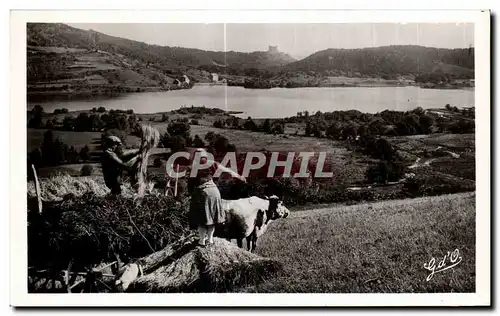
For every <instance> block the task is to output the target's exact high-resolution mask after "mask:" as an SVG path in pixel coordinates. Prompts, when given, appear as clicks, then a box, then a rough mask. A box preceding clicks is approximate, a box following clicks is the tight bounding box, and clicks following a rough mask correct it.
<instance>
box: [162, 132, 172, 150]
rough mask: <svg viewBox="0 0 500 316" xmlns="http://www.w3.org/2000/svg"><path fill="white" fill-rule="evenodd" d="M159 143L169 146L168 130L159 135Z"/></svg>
mask: <svg viewBox="0 0 500 316" xmlns="http://www.w3.org/2000/svg"><path fill="white" fill-rule="evenodd" d="M160 144H161V145H162V146H163V147H164V148H169V146H170V134H169V133H168V132H165V133H164V134H163V135H161V136H160Z"/></svg>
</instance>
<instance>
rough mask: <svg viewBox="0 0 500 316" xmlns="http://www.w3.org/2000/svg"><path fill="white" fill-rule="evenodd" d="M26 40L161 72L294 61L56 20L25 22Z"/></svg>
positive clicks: (258, 65) (236, 69) (239, 68)
mask: <svg viewBox="0 0 500 316" xmlns="http://www.w3.org/2000/svg"><path fill="white" fill-rule="evenodd" d="M27 33H28V34H27V42H28V45H31V46H56V47H67V48H79V49H98V50H103V51H106V52H109V53H113V54H121V55H124V56H126V57H127V58H131V59H135V60H138V61H140V62H143V63H146V64H152V65H151V66H154V67H156V68H158V69H160V70H163V71H167V72H168V71H172V70H173V71H175V70H183V71H185V70H186V69H188V68H198V67H202V68H205V69H213V70H219V71H222V70H223V69H225V68H229V69H231V70H232V71H236V72H237V71H241V70H242V69H244V68H266V67H272V66H282V65H285V64H287V63H290V62H293V61H295V59H293V58H292V57H290V56H289V55H287V54H284V53H277V54H273V53H269V52H252V53H240V52H233V51H230V52H223V51H219V52H215V51H204V50H200V49H193V48H183V47H169V46H159V45H149V44H146V43H142V42H138V41H133V40H129V39H124V38H119V37H114V36H109V35H106V34H103V33H99V32H95V31H86V30H81V29H77V28H74V27H70V26H68V25H65V24H60V23H50V24H47V23H29V24H28V26H27Z"/></svg>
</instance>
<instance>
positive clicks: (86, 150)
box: [79, 145, 90, 162]
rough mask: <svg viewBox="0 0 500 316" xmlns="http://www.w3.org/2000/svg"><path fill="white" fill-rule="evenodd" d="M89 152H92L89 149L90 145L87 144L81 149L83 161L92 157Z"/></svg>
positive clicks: (80, 154)
mask: <svg viewBox="0 0 500 316" xmlns="http://www.w3.org/2000/svg"><path fill="white" fill-rule="evenodd" d="M89 152H90V150H89V147H88V146H87V145H85V146H84V147H83V148H82V149H80V153H79V156H80V159H81V160H82V161H83V162H86V161H87V160H89V159H90V155H89Z"/></svg>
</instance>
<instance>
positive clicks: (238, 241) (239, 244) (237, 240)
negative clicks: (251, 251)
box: [236, 238, 243, 248]
mask: <svg viewBox="0 0 500 316" xmlns="http://www.w3.org/2000/svg"><path fill="white" fill-rule="evenodd" d="M236 242H237V243H238V247H240V248H243V238H238V239H236Z"/></svg>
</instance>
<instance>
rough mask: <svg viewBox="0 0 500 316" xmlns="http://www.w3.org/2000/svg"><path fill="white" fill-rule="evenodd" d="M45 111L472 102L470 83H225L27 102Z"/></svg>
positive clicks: (281, 113)
mask: <svg viewBox="0 0 500 316" xmlns="http://www.w3.org/2000/svg"><path fill="white" fill-rule="evenodd" d="M35 104H40V105H42V106H43V108H44V109H45V111H46V112H52V111H54V110H55V109H60V108H67V109H69V110H70V111H77V110H89V109H92V108H93V107H99V106H104V107H105V108H106V109H122V110H128V109H132V110H134V112H136V113H155V112H166V111H170V110H173V109H178V108H180V107H181V106H191V105H194V106H206V107H210V108H221V109H225V110H231V111H243V112H244V113H243V114H241V116H242V117H247V116H251V117H253V118H279V117H288V116H295V115H296V114H297V112H299V111H305V110H307V111H309V113H311V114H312V113H315V112H316V111H321V112H329V111H335V110H351V109H355V110H359V111H361V112H368V113H376V112H380V111H383V110H386V109H389V110H397V111H407V110H411V109H414V108H416V107H419V106H420V107H422V108H424V109H427V108H442V107H444V106H445V105H446V104H450V105H451V106H456V107H459V108H460V107H464V106H474V90H473V89H422V88H418V87H345V88H344V87H336V88H293V89H286V88H274V89H263V90H256V89H245V88H243V87H232V86H231V87H228V86H194V87H193V88H192V89H190V90H176V91H167V92H141V93H130V94H123V95H121V96H118V97H113V98H108V99H99V100H94V99H89V100H63V101H61V100H57V101H44V102H33V103H31V102H30V103H28V109H31V108H32V107H33V106H34V105H35Z"/></svg>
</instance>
